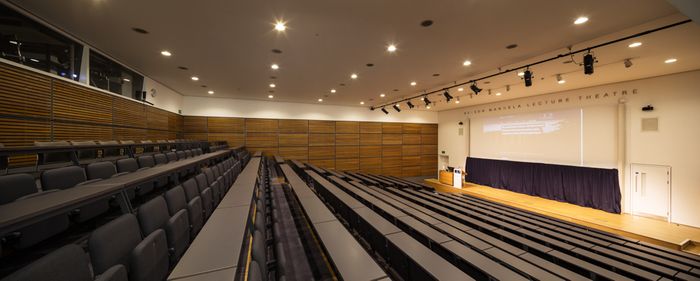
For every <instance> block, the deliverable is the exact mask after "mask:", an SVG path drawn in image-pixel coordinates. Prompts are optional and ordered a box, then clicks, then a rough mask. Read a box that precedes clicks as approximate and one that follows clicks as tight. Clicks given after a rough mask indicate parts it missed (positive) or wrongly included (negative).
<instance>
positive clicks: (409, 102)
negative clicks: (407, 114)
mask: <svg viewBox="0 0 700 281" xmlns="http://www.w3.org/2000/svg"><path fill="white" fill-rule="evenodd" d="M406 104H407V105H408V108H414V107H416V106H415V105H413V104H412V103H411V101H408V102H407V103H406Z"/></svg>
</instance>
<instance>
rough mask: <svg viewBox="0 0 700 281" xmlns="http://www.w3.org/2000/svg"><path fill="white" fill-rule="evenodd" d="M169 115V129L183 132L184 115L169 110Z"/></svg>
mask: <svg viewBox="0 0 700 281" xmlns="http://www.w3.org/2000/svg"><path fill="white" fill-rule="evenodd" d="M167 115H168V131H171V132H177V133H181V132H182V116H181V115H179V114H176V113H172V112H169V111H168V113H167Z"/></svg>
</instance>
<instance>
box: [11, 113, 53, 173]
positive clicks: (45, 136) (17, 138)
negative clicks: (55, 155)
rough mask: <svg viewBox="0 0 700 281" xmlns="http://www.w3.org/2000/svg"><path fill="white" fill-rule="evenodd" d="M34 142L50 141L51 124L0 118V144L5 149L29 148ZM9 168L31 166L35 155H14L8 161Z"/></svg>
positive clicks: (34, 160)
mask: <svg viewBox="0 0 700 281" xmlns="http://www.w3.org/2000/svg"><path fill="white" fill-rule="evenodd" d="M34 141H51V123H50V122H49V121H32V120H19V119H9V118H0V143H2V144H3V145H5V146H6V147H17V146H31V145H34ZM8 161H9V163H8V164H9V166H10V167H23V166H33V165H34V164H35V163H36V155H16V156H11V157H10V158H9V159H8Z"/></svg>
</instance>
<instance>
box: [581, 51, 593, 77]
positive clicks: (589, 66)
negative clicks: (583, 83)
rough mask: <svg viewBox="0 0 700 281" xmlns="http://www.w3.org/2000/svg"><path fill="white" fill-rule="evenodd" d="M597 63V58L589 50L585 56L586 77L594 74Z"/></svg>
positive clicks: (584, 70)
mask: <svg viewBox="0 0 700 281" xmlns="http://www.w3.org/2000/svg"><path fill="white" fill-rule="evenodd" d="M594 63H595V57H594V56H593V54H592V53H591V51H590V50H589V51H588V53H587V54H586V55H585V56H583V73H584V74H586V75H591V74H593V64H594Z"/></svg>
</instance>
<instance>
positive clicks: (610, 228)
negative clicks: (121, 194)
mask: <svg viewBox="0 0 700 281" xmlns="http://www.w3.org/2000/svg"><path fill="white" fill-rule="evenodd" d="M425 183H426V184H428V185H430V186H433V187H435V189H436V190H437V191H440V192H453V193H465V194H469V195H472V196H476V197H480V198H485V199H488V200H492V201H496V202H499V203H503V204H507V205H510V206H513V207H518V208H521V209H525V210H528V211H532V212H536V213H540V214H543V215H547V216H550V217H555V218H558V219H562V220H566V221H571V222H575V223H578V224H581V225H585V226H588V227H592V228H596V229H600V230H603V231H607V232H612V233H616V234H619V235H623V236H627V237H630V238H634V239H639V240H642V241H646V242H649V243H654V244H656V245H661V246H664V247H668V248H671V249H676V250H679V249H681V247H683V250H684V251H686V252H691V253H695V254H700V245H698V244H696V243H693V242H689V241H696V242H700V228H695V227H690V226H685V225H678V224H674V223H668V222H665V221H661V220H657V219H652V218H647V217H641V216H635V215H630V214H612V213H608V212H604V211H601V210H596V209H592V208H587V207H581V206H578V205H573V204H569V203H564V202H559V201H555V200H549V199H544V198H541V197H536V196H530V195H526V194H521V193H515V192H512V191H508V190H503V189H498V188H492V187H488V186H483V185H476V184H471V183H465V184H464V188H462V189H457V188H453V187H451V186H449V185H444V184H441V183H440V182H438V180H437V179H425ZM683 245H685V246H683Z"/></svg>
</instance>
